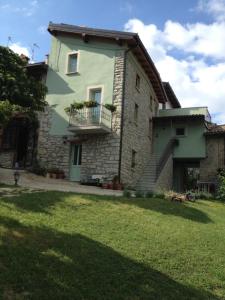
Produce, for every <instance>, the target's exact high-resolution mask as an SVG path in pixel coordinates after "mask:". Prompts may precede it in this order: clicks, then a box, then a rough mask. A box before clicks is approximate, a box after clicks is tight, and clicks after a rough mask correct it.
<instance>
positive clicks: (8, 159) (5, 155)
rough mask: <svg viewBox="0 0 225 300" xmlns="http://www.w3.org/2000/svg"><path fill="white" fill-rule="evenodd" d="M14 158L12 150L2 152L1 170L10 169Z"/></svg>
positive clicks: (0, 158) (0, 159)
mask: <svg viewBox="0 0 225 300" xmlns="http://www.w3.org/2000/svg"><path fill="white" fill-rule="evenodd" d="M14 156H15V151H14V150H8V151H7V150H2V151H1V152H0V167H3V168H12V167H13V160H14Z"/></svg>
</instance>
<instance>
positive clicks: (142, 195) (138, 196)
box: [135, 191, 144, 198]
mask: <svg viewBox="0 0 225 300" xmlns="http://www.w3.org/2000/svg"><path fill="white" fill-rule="evenodd" d="M135 197H136V198H144V193H143V192H141V191H136V192H135Z"/></svg>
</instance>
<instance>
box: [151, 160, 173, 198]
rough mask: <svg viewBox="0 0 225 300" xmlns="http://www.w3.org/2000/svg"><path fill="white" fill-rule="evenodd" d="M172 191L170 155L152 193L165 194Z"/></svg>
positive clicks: (171, 161)
mask: <svg viewBox="0 0 225 300" xmlns="http://www.w3.org/2000/svg"><path fill="white" fill-rule="evenodd" d="M172 189H173V156H172V155H170V157H169V158H168V160H167V162H166V164H165V166H164V168H163V170H162V171H161V173H160V174H159V177H158V179H157V181H156V184H155V188H154V191H156V192H158V193H159V192H165V191H169V190H172Z"/></svg>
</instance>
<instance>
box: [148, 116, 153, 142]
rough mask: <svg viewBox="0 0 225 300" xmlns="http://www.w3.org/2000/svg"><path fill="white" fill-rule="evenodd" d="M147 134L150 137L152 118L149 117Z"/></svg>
mask: <svg viewBox="0 0 225 300" xmlns="http://www.w3.org/2000/svg"><path fill="white" fill-rule="evenodd" d="M148 136H149V138H150V139H152V119H149V121H148Z"/></svg>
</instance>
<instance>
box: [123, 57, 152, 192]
mask: <svg viewBox="0 0 225 300" xmlns="http://www.w3.org/2000/svg"><path fill="white" fill-rule="evenodd" d="M137 74H138V75H139V77H140V89H139V90H138V89H137V88H136V84H135V83H136V75H137ZM156 99H157V98H156V95H155V93H154V90H153V88H152V85H151V82H150V80H149V78H148V77H147V75H146V73H145V72H144V70H143V69H142V68H141V66H140V64H139V63H138V61H137V60H136V58H135V57H134V56H133V55H132V54H131V53H129V54H128V57H127V64H126V82H125V103H124V125H123V140H122V161H121V180H122V182H123V183H125V184H127V185H129V186H131V187H135V185H136V183H137V181H138V180H139V179H140V178H141V176H142V174H143V170H144V168H145V167H146V165H147V163H148V161H149V159H150V156H151V153H152V125H151V122H150V120H152V117H153V115H154V114H155V112H156V111H157V109H158V107H157V105H158V102H157V100H156ZM135 104H136V105H138V120H137V121H135V118H134V110H135ZM132 150H134V151H135V152H136V162H135V167H132V166H131V160H132Z"/></svg>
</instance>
